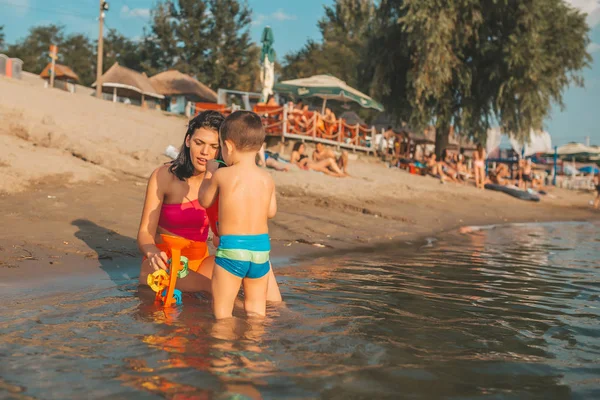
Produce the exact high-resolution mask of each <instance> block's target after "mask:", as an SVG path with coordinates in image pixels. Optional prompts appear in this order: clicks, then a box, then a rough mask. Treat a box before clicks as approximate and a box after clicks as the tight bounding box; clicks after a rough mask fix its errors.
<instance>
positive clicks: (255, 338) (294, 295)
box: [0, 223, 600, 399]
mask: <svg viewBox="0 0 600 400" xmlns="http://www.w3.org/2000/svg"><path fill="white" fill-rule="evenodd" d="M598 237H600V226H599V225H598V224H594V223H561V224H541V225H527V224H521V225H513V226H506V227H496V228H494V229H487V230H480V231H475V232H473V233H471V234H468V235H456V236H453V235H450V236H448V237H445V238H443V239H441V240H437V241H433V240H432V241H430V242H429V244H428V245H427V246H426V247H422V246H414V247H406V246H403V247H399V248H398V249H392V250H390V249H389V248H387V249H386V250H385V251H382V252H373V251H371V252H369V253H366V254H352V255H348V256H346V257H340V258H335V259H327V258H321V259H316V260H314V261H313V262H312V263H309V264H303V265H296V266H290V267H286V268H280V269H279V270H278V271H277V272H278V276H279V279H280V281H281V282H282V285H281V287H282V291H283V295H284V298H285V299H286V302H285V304H283V305H277V306H269V309H268V317H267V318H266V319H265V320H264V321H260V320H249V319H245V318H236V319H234V320H231V321H227V322H220V323H215V322H214V321H213V319H212V317H211V314H210V302H209V301H208V300H206V299H205V298H202V297H200V296H194V295H186V296H185V298H184V306H183V308H182V309H178V310H173V311H172V312H168V313H165V312H164V311H163V310H162V309H160V308H158V307H156V306H155V305H154V304H152V294H151V293H148V292H147V291H145V290H139V291H138V288H137V287H136V286H135V285H133V284H131V285H125V286H120V287H112V288H102V289H94V288H90V290H88V291H86V292H82V293H68V294H65V295H61V296H54V297H51V298H48V297H45V298H21V299H18V300H13V301H12V303H9V304H6V306H5V307H3V310H2V311H1V312H0V331H1V332H2V334H3V335H2V339H3V340H2V341H1V342H0V356H1V357H2V363H1V364H0V397H8V398H23V399H25V398H44V399H65V398H111V399H113V398H114V399H116V398H149V399H151V398H178V396H181V397H182V398H193V399H204V398H232V397H236V396H237V397H244V398H252V399H259V398H274V399H306V398H315V397H319V398H331V399H349V398H390V399H396V398H402V397H410V398H415V399H432V398H442V397H444V398H460V399H482V398H494V399H500V398H501V399H504V398H506V399H516V398H539V399H570V398H581V399H584V398H585V399H587V398H600V379H599V378H598V376H600V364H598V361H597V360H598V359H600V340H599V339H600V328H599V322H600V307H599V306H598V299H599V297H600V279H598V272H599V271H600V261H599V260H600V241H598V240H597V238H598ZM238 306H239V304H238ZM236 312H237V313H238V314H240V315H241V313H240V312H239V307H238V311H236Z"/></svg>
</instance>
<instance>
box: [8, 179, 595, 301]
mask: <svg viewBox="0 0 600 400" xmlns="http://www.w3.org/2000/svg"><path fill="white" fill-rule="evenodd" d="M422 179H425V178H422ZM465 189H468V188H465ZM473 190H476V189H473ZM278 191H279V193H280V194H281V192H282V194H281V195H280V211H279V214H278V217H279V218H278V217H276V218H275V219H274V220H273V221H272V224H271V225H270V231H271V237H272V248H273V250H272V258H273V260H274V269H275V271H276V272H277V270H278V269H280V268H285V267H288V266H290V265H294V264H297V263H305V262H307V261H309V260H310V259H313V258H322V257H336V256H341V255H347V254H353V253H356V254H359V253H362V254H364V253H369V252H374V251H378V250H379V251H385V249H387V248H396V247H399V246H421V245H423V244H425V243H426V242H427V238H430V237H439V236H443V235H446V234H450V233H453V232H456V233H458V231H459V228H461V227H464V226H485V225H504V224H507V223H536V222H561V221H565V222H566V221H589V220H595V219H600V213H595V212H593V211H592V210H590V209H586V208H583V207H582V206H581V205H578V206H573V205H570V206H557V205H548V204H546V205H542V207H539V206H540V204H537V206H538V208H537V209H536V208H533V210H537V211H536V212H532V209H530V207H527V206H529V205H526V204H522V203H521V202H520V201H519V200H515V201H516V202H517V203H516V205H517V206H518V205H521V206H522V207H523V208H522V209H521V211H520V212H517V211H514V210H513V212H510V207H509V211H508V212H506V211H504V212H494V213H493V212H491V211H490V212H484V213H483V214H482V213H481V212H472V211H474V210H479V211H481V210H480V209H479V208H478V207H479V206H478V205H477V203H474V204H470V207H467V210H464V207H463V208H461V210H462V211H460V210H458V211H457V210H454V209H453V207H450V209H448V208H447V207H442V209H439V208H438V209H437V211H436V210H431V209H425V210H424V211H423V208H422V207H421V206H420V204H419V203H420V202H419V201H417V202H416V204H414V203H410V202H404V203H403V204H404V206H403V209H404V210H405V211H404V212H402V213H401V214H403V215H404V214H406V213H407V212H408V213H409V214H410V217H408V216H403V215H397V214H392V213H390V212H389V210H388V209H386V203H387V200H386V199H383V200H382V201H381V202H380V203H378V202H376V201H374V200H373V201H370V202H367V205H368V207H369V209H368V210H366V211H365V210H364V209H360V208H359V207H355V205H354V204H353V202H343V201H339V199H338V203H337V204H335V205H333V206H332V205H331V204H330V202H331V201H333V199H332V198H314V197H311V196H310V194H309V193H308V192H306V191H300V192H296V191H295V189H294V188H293V187H290V186H286V185H282V187H281V188H280V189H278ZM144 194H145V183H144V182H141V181H140V180H138V179H134V178H131V177H130V176H126V175H121V176H120V177H118V179H114V180H112V179H111V182H109V183H107V182H105V181H104V182H96V183H76V184H69V183H65V180H64V177H61V176H58V177H55V179H47V180H46V182H45V183H37V184H34V185H32V186H31V187H30V188H28V189H27V190H25V191H22V192H20V193H15V194H2V195H0V208H2V209H5V210H11V211H9V212H8V213H6V214H5V215H4V216H2V218H1V219H0V222H2V224H3V226H5V227H11V229H5V230H3V232H1V233H0V242H1V243H2V245H1V246H0V250H2V251H1V255H0V274H1V276H2V282H3V283H2V286H4V287H5V290H3V291H4V295H7V294H11V293H12V294H15V293H27V292H29V293H33V292H35V291H39V294H37V295H36V296H35V297H38V296H43V295H44V294H47V293H49V292H51V291H52V290H51V286H52V285H53V284H56V283H58V285H55V286H56V290H60V288H63V289H66V288H67V286H65V285H68V287H69V288H71V287H72V286H73V285H74V284H75V282H77V281H78V280H79V281H80V283H82V284H83V283H87V284H90V283H93V282H95V284H103V283H102V282H103V281H107V280H110V281H112V284H114V285H118V284H124V283H135V282H136V281H137V276H138V273H139V262H140V260H141V256H140V255H139V253H138V250H137V244H136V242H135V234H136V232H137V224H138V223H139V214H140V213H141V207H142V202H143V196H144ZM496 195H497V196H498V201H499V202H500V203H501V204H504V203H505V202H506V201H508V200H509V198H508V196H506V197H507V198H506V199H505V198H504V197H503V196H505V195H503V194H496ZM311 198H312V200H311V201H309V200H308V199H311ZM299 203H301V204H302V206H301V207H299ZM415 207H416V208H417V209H421V212H420V213H417V212H414V209H415ZM534 207H535V205H534ZM485 209H489V205H485ZM496 211H498V210H496ZM500 211H502V210H500ZM549 211H553V212H549ZM509 214H510V216H509ZM340 215H343V217H342V222H340ZM324 216H327V218H325V217H324ZM299 220H303V223H302V224H299V223H298V221H299ZM427 221H436V223H435V224H427ZM290 223H291V224H292V225H293V227H294V229H289V227H287V226H286V224H290ZM340 224H341V225H343V226H340ZM342 228H343V230H341V229H342ZM212 252H214V249H211V253H212ZM94 280H96V281H94ZM63 281H64V285H62V284H61V282H63ZM108 284H110V283H108ZM8 288H10V289H8Z"/></svg>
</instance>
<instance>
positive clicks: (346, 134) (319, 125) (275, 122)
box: [253, 104, 376, 153]
mask: <svg viewBox="0 0 600 400" xmlns="http://www.w3.org/2000/svg"><path fill="white" fill-rule="evenodd" d="M253 111H254V112H255V113H257V114H258V115H260V116H261V118H262V121H263V126H264V128H265V131H266V133H267V136H270V137H280V138H281V140H282V141H284V142H285V140H286V139H294V140H300V141H303V142H316V143H324V144H327V145H331V146H334V147H337V148H345V149H348V150H352V151H364V152H366V153H371V152H374V151H375V149H374V148H373V147H371V145H370V143H371V138H373V137H375V133H376V132H375V128H374V127H373V126H366V125H361V124H360V123H356V124H354V125H351V124H348V122H347V121H346V120H344V119H343V118H338V119H337V120H336V121H335V122H328V121H326V120H323V119H322V118H321V117H320V115H319V114H318V113H317V112H314V111H308V112H302V116H303V117H304V118H302V117H301V116H300V115H299V114H298V112H297V111H296V110H293V109H292V108H291V107H290V106H288V105H287V104H285V105H283V106H268V105H258V104H257V105H255V106H254V108H253Z"/></svg>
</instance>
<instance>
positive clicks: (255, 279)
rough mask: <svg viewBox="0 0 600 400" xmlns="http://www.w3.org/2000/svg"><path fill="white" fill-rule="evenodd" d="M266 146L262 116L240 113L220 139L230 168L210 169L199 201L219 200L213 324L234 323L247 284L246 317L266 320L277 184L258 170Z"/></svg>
mask: <svg viewBox="0 0 600 400" xmlns="http://www.w3.org/2000/svg"><path fill="white" fill-rule="evenodd" d="M264 140H265V131H264V129H263V126H262V121H261V119H260V117H259V116H258V115H256V114H255V113H253V112H249V111H236V112H234V113H233V114H231V115H230V116H229V117H227V118H225V121H224V122H223V125H222V126H221V129H220V133H219V142H220V145H221V153H222V155H223V160H224V161H225V163H226V164H227V165H228V168H221V169H217V167H218V166H217V165H215V164H212V165H211V166H210V168H209V169H208V171H207V173H206V175H205V176H204V180H203V182H202V185H201V186H200V191H199V194H198V200H199V202H200V205H201V206H202V207H204V208H208V207H210V206H211V205H212V203H213V202H214V201H215V199H216V198H217V197H218V201H219V236H220V242H219V247H218V249H217V253H216V256H215V269H214V272H213V276H212V293H213V312H214V314H215V318H217V319H222V318H230V317H231V316H232V312H233V305H234V301H235V298H236V296H237V294H238V291H239V289H240V284H241V283H242V282H243V283H244V308H245V309H246V313H247V314H248V315H260V316H264V315H265V312H266V294H267V281H268V277H269V275H268V272H269V269H270V264H269V252H270V250H271V244H270V242H269V233H268V232H269V229H268V226H267V220H268V219H269V218H273V217H274V216H275V213H276V212H277V203H276V201H275V184H274V182H273V179H271V176H270V175H269V173H267V172H266V171H264V170H262V169H261V168H259V167H257V166H256V162H255V158H256V153H257V152H258V151H259V150H260V148H261V146H262V144H263V142H264Z"/></svg>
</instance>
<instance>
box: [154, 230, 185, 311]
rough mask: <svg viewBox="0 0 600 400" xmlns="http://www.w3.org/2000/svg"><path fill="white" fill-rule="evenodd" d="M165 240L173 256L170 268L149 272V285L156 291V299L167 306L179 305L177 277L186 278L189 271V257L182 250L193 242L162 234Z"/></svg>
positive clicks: (170, 260) (179, 295)
mask: <svg viewBox="0 0 600 400" xmlns="http://www.w3.org/2000/svg"><path fill="white" fill-rule="evenodd" d="M160 237H161V238H162V240H163V242H164V243H165V244H166V245H167V246H169V250H170V252H171V258H170V259H169V265H170V268H169V269H168V270H167V271H164V270H162V269H161V270H159V271H156V272H154V273H152V274H148V279H147V282H148V286H150V288H152V290H154V291H155V292H156V301H157V302H161V303H162V304H163V305H164V306H165V307H171V306H173V305H179V304H181V303H182V301H181V291H180V290H178V289H175V283H176V282H177V278H185V277H186V276H187V275H188V273H189V270H188V259H187V257H185V256H182V255H181V250H183V249H185V248H186V247H188V246H189V245H190V244H192V242H191V241H190V240H187V239H184V238H182V237H176V236H170V235H162V234H161V235H160Z"/></svg>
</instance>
